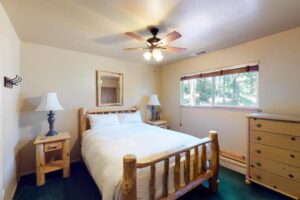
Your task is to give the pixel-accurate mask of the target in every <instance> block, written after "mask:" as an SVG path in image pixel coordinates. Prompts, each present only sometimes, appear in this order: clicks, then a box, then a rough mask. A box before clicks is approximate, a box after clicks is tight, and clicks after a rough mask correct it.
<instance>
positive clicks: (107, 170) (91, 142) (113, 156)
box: [82, 123, 201, 200]
mask: <svg viewBox="0 0 300 200" xmlns="http://www.w3.org/2000/svg"><path fill="white" fill-rule="evenodd" d="M199 141H201V139H199V138H196V137H193V136H190V135H186V134H182V133H179V132H175V131H170V130H167V129H162V128H159V127H155V126H150V125H147V124H145V123H132V124H122V125H117V126H111V127H104V128H98V129H94V130H88V131H86V133H85V136H84V140H83V144H82V156H83V159H84V161H85V163H86V165H87V168H88V170H89V172H90V174H91V176H92V177H93V179H94V180H95V182H96V184H97V186H98V188H99V189H100V191H101V194H102V199H104V200H111V199H120V198H121V189H120V186H121V180H122V174H123V156H124V155H126V154H134V155H136V157H137V159H139V158H142V157H145V156H149V155H152V154H155V153H159V152H163V151H166V150H169V149H172V148H175V147H178V146H187V145H189V144H191V143H195V142H199ZM160 164H161V163H160ZM172 165H173V167H174V163H172V161H171V163H170V166H171V167H172ZM162 168H163V167H162V165H161V166H158V167H157V173H156V177H157V178H156V180H157V181H156V190H157V191H156V196H157V197H159V196H160V195H161V194H162V187H161V186H162V178H161V177H162V173H163V170H162ZM171 170H172V169H171ZM171 170H170V177H169V192H173V191H174V183H173V173H172V171H171ZM173 170H174V169H173ZM149 171H150V170H149V168H144V169H139V170H138V174H137V182H138V184H137V195H138V199H148V196H149V195H148V194H149V191H148V188H149V183H148V181H149V177H150V173H149ZM181 174H183V173H181ZM182 179H183V177H182Z"/></svg>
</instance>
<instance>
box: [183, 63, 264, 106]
mask: <svg viewBox="0 0 300 200" xmlns="http://www.w3.org/2000/svg"><path fill="white" fill-rule="evenodd" d="M249 65H258V66H259V63H258V62H257V63H248V64H242V65H237V66H234V67H226V68H225V67H224V68H220V69H215V70H209V71H202V72H200V74H202V73H211V72H217V71H220V70H221V71H222V70H228V69H229V70H230V69H237V68H240V67H243V66H244V67H245V66H249ZM244 73H247V72H244ZM248 73H249V72H248ZM193 74H194V75H195V74H199V73H193ZM193 74H192V75H190V76H193ZM186 76H187V75H186V74H185V75H181V76H180V79H179V107H186V108H204V109H217V110H218V109H220V110H233V111H260V109H259V70H258V71H257V97H256V98H257V100H256V105H255V106H253V107H249V106H225V105H216V104H215V77H219V76H224V75H219V76H213V77H212V105H183V104H182V97H181V94H182V91H181V81H184V80H181V79H182V77H186ZM204 78H205V77H204ZM195 79H197V78H195Z"/></svg>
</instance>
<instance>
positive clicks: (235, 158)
mask: <svg viewBox="0 0 300 200" xmlns="http://www.w3.org/2000/svg"><path fill="white" fill-rule="evenodd" d="M220 164H221V165H222V166H223V167H226V168H229V169H231V170H233V171H236V172H239V173H241V174H245V175H246V172H247V164H246V157H245V156H243V155H239V154H236V153H231V152H228V151H223V150H221V151H220Z"/></svg>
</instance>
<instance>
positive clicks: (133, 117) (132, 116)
mask: <svg viewBox="0 0 300 200" xmlns="http://www.w3.org/2000/svg"><path fill="white" fill-rule="evenodd" d="M119 121H120V123H121V124H127V123H141V122H143V120H142V118H141V113H140V111H136V112H134V113H119Z"/></svg>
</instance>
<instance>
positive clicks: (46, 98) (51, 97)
mask: <svg viewBox="0 0 300 200" xmlns="http://www.w3.org/2000/svg"><path fill="white" fill-rule="evenodd" d="M54 110H63V107H62V106H61V105H60V103H59V102H58V99H57V96H56V93H54V92H48V93H45V94H43V97H42V101H41V103H40V105H39V106H38V107H37V108H36V110H35V111H50V112H49V114H48V122H49V128H50V130H49V132H48V133H47V134H46V136H54V135H57V131H55V130H54V122H55V113H54V112H53V111H54Z"/></svg>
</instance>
